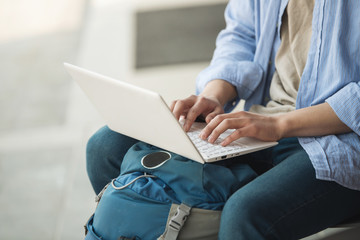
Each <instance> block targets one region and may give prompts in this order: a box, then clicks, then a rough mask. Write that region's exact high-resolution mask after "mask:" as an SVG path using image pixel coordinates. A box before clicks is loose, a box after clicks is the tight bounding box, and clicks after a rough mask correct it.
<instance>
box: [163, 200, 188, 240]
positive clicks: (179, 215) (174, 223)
mask: <svg viewBox="0 0 360 240" xmlns="http://www.w3.org/2000/svg"><path fill="white" fill-rule="evenodd" d="M190 210H191V207H189V206H187V205H185V204H184V203H181V204H180V205H179V206H178V207H177V210H176V212H175V213H173V214H172V216H171V218H170V221H169V222H168V223H167V225H166V228H165V232H164V233H163V234H162V235H161V236H160V237H159V238H158V240H176V239H177V237H178V235H179V232H180V230H181V228H182V227H183V226H184V223H185V221H186V219H187V217H188V216H189V215H190Z"/></svg>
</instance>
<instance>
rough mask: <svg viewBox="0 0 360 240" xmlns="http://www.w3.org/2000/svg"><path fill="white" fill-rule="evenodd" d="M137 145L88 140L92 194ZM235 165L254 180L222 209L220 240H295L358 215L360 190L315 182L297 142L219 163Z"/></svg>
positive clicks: (115, 136) (101, 134) (101, 135)
mask: <svg viewBox="0 0 360 240" xmlns="http://www.w3.org/2000/svg"><path fill="white" fill-rule="evenodd" d="M136 142H137V140H135V139H132V138H129V137H127V136H124V135H122V134H119V133H116V132H113V131H111V130H110V129H109V128H108V127H103V128H101V129H100V130H99V131H98V132H96V133H95V134H94V135H93V136H92V137H91V138H90V140H89V142H88V145H87V172H88V176H89V179H90V182H91V184H92V186H93V188H94V190H95V193H99V192H100V191H101V189H102V188H103V187H104V186H105V185H106V184H107V183H108V182H109V181H110V180H111V179H113V178H115V177H117V176H118V175H119V173H120V167H121V162H122V159H123V157H124V155H125V153H126V151H127V150H128V149H129V148H130V147H131V146H132V145H133V144H135V143H136ZM234 161H242V162H246V163H248V164H249V165H250V166H251V167H252V168H253V169H254V170H255V171H256V172H257V173H258V175H259V176H258V177H256V178H255V179H254V180H253V181H251V182H250V183H248V184H247V185H245V186H244V187H242V188H240V189H238V190H237V191H236V192H235V193H234V194H233V195H232V196H231V197H230V199H229V200H228V201H227V203H226V204H225V207H224V209H223V213H222V217H221V223H220V232H219V239H221V240H225V239H226V240H227V239H229V240H230V239H231V240H234V239H238V240H253V239H254V240H261V239H286V240H289V239H299V238H302V237H305V236H308V235H311V234H313V233H316V232H319V231H321V230H323V229H325V228H327V227H330V226H332V225H335V224H337V223H340V222H341V221H343V220H345V219H347V218H349V217H352V216H354V215H357V214H359V213H360V204H359V203H360V191H354V190H350V189H348V188H345V187H342V186H341V185H339V184H337V183H335V182H330V181H323V180H318V179H316V177H315V170H314V168H313V166H312V164H311V161H310V159H309V157H308V155H307V154H306V152H305V151H304V150H303V149H302V147H301V146H300V144H299V143H298V141H297V139H296V138H290V139H283V140H281V141H279V144H278V145H277V146H275V147H272V148H269V149H266V150H263V151H259V152H256V153H252V154H247V155H244V156H241V157H237V158H233V159H231V160H226V161H224V163H225V162H234ZM218 164H223V163H221V162H219V163H218ZM226 165H227V164H226ZM229 166H231V164H229Z"/></svg>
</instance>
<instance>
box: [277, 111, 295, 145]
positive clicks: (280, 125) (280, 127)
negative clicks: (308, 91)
mask: <svg viewBox="0 0 360 240" xmlns="http://www.w3.org/2000/svg"><path fill="white" fill-rule="evenodd" d="M274 119H275V125H276V135H277V138H278V139H279V140H280V139H282V138H286V137H291V136H290V134H289V132H290V126H291V124H290V123H289V119H288V118H287V116H286V114H279V115H276V116H274Z"/></svg>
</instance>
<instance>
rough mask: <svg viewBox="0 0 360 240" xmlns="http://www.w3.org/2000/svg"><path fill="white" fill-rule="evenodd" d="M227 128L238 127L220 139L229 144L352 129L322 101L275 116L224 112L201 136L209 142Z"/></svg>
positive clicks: (223, 143) (318, 134)
mask: <svg viewBox="0 0 360 240" xmlns="http://www.w3.org/2000/svg"><path fill="white" fill-rule="evenodd" d="M227 129H235V131H234V132H233V133H232V134H231V135H230V136H228V137H227V138H225V140H224V141H223V142H222V143H221V144H222V145H223V146H226V145H228V144H230V143H231V142H233V141H235V140H236V139H238V138H240V137H254V138H257V139H260V140H263V141H277V140H279V139H281V138H285V137H310V136H324V135H330V134H343V133H349V132H351V131H352V130H351V129H350V128H349V127H348V126H346V125H345V124H344V123H343V122H342V121H340V119H339V118H338V117H337V115H336V114H335V112H334V111H333V110H332V108H331V107H330V105H329V104H328V103H322V104H319V105H316V106H311V107H307V108H303V109H298V110H294V111H292V112H288V113H284V114H279V115H275V116H265V115H260V114H255V113H250V112H243V111H241V112H234V113H229V114H221V115H218V116H216V117H215V118H214V119H213V120H211V121H210V122H209V123H208V124H207V126H206V127H205V128H204V129H203V131H202V132H201V134H200V137H201V138H202V139H203V140H205V139H208V141H209V142H210V143H213V142H215V140H216V139H217V138H218V137H219V136H220V134H221V133H223V132H225V131H226V130H227Z"/></svg>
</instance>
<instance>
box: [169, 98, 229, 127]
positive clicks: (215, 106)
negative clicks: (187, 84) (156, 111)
mask: <svg viewBox="0 0 360 240" xmlns="http://www.w3.org/2000/svg"><path fill="white" fill-rule="evenodd" d="M170 109H171V111H172V112H173V114H174V115H175V117H176V119H178V120H179V119H180V117H181V116H183V117H184V119H185V122H184V130H185V131H186V132H187V131H189V130H190V128H191V125H192V124H193V123H194V122H195V120H196V118H198V117H199V116H201V117H203V118H204V119H205V121H206V122H207V123H209V122H210V121H211V120H212V119H213V118H214V117H215V116H216V115H218V114H221V113H224V110H223V107H222V105H221V103H220V102H219V100H217V99H216V98H215V97H204V96H201V95H200V96H196V95H192V96H190V97H188V98H185V99H181V100H175V101H173V102H172V104H171V106H170Z"/></svg>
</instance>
